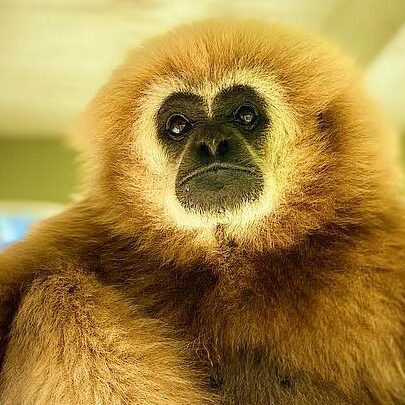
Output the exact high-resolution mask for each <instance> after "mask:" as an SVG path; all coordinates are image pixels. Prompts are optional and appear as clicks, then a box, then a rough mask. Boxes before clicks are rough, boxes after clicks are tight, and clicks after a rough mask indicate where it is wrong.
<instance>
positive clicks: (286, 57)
mask: <svg viewBox="0 0 405 405" xmlns="http://www.w3.org/2000/svg"><path fill="white" fill-rule="evenodd" d="M360 82H361V81H360V80H359V77H358V75H357V74H356V73H355V72H353V69H352V67H351V63H350V61H347V60H346V59H345V58H344V57H343V56H342V55H341V54H340V52H338V51H337V50H336V49H334V48H332V47H330V46H329V45H328V44H325V43H323V42H322V41H319V40H318V39H314V38H313V37H309V36H305V35H303V34H301V33H297V32H294V31H290V30H288V29H285V28H282V27H277V26H272V25H269V24H260V23H246V22H238V23H229V22H220V21H214V22H212V21H211V22H210V21H206V22H202V23H197V24H193V25H190V26H185V27H180V28H178V29H177V30H174V31H173V32H171V33H169V34H166V35H163V36H161V37H157V38H155V39H152V40H150V41H148V42H146V43H145V44H144V45H143V47H141V48H139V49H138V50H136V51H134V52H132V53H131V54H130V55H129V58H128V60H127V61H126V63H125V64H124V65H123V66H122V67H121V68H119V69H118V70H117V72H116V73H115V74H114V75H113V77H112V78H111V80H110V82H109V83H107V85H106V86H105V87H104V89H102V91H101V92H100V93H99V95H98V97H97V98H96V99H95V100H94V102H93V103H92V104H91V106H90V108H89V110H88V114H87V116H86V121H85V124H86V125H87V127H86V128H85V131H86V132H87V133H89V132H90V134H92V136H90V137H88V138H87V140H86V139H85V140H84V141H85V142H87V152H88V154H89V159H90V162H91V163H93V164H92V169H93V177H91V178H92V179H93V182H92V183H91V187H89V194H90V195H91V194H93V195H94V196H95V198H94V201H96V203H97V204H100V205H101V208H102V212H104V213H105V215H106V218H105V220H106V223H110V224H112V225H113V226H114V227H115V228H117V229H118V231H119V232H121V233H125V234H129V235H131V234H133V235H136V237H137V238H139V239H142V243H143V244H144V245H146V244H148V243H149V244H151V245H153V244H155V245H156V244H161V243H165V249H164V251H165V252H167V251H171V252H172V253H171V255H172V256H173V255H174V256H176V255H178V254H179V252H182V254H183V256H184V257H186V256H187V255H195V254H196V250H195V249H196V248H201V249H202V250H204V251H206V250H207V249H206V248H207V247H208V246H215V243H216V242H215V241H216V236H215V235H216V231H217V230H218V226H220V227H221V235H222V236H221V237H222V238H225V239H229V240H233V241H234V242H235V243H236V244H239V245H244V246H248V247H250V248H253V249H259V250H262V249H269V248H276V247H283V246H284V247H285V246H289V245H291V244H294V243H297V241H298V240H300V239H302V238H304V237H305V235H306V234H308V233H311V232H314V231H315V230H316V231H319V230H321V229H322V228H323V227H325V226H327V225H328V224H330V223H339V222H341V223H344V224H346V225H347V224H349V223H350V221H354V222H355V221H357V220H358V218H357V216H356V215H363V214H361V213H364V212H369V211H370V212H371V209H372V208H371V207H370V206H368V207H367V208H365V206H366V205H367V204H368V205H370V204H372V203H373V201H375V200H376V199H375V195H374V196H372V198H370V194H369V192H370V190H375V189H376V188H375V187H374V184H381V177H379V178H378V179H377V177H378V175H377V174H378V173H376V170H375V160H376V159H375V156H376V155H377V154H381V150H380V151H378V148H380V146H379V142H380V140H379V139H378V135H376V134H379V133H381V131H380V129H379V128H377V126H378V125H377V124H375V123H372V122H371V121H370V117H373V116H375V114H374V113H371V112H370V111H371V110H370V109H371V107H370V105H369V103H368V102H367V99H366V98H365V97H364V96H363V90H362V88H361V84H359V83H360ZM89 117H90V119H88V118H89ZM380 149H381V148H380ZM381 173H382V172H381ZM385 175H386V176H387V178H388V177H389V175H388V174H384V176H385ZM359 213H360V214H359ZM139 230H141V232H140V231H139ZM187 248H188V249H187ZM169 257H171V256H170V255H169Z"/></svg>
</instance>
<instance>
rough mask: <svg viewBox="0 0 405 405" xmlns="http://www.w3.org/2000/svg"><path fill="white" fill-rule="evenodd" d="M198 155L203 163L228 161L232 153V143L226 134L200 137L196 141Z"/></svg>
mask: <svg viewBox="0 0 405 405" xmlns="http://www.w3.org/2000/svg"><path fill="white" fill-rule="evenodd" d="M196 147H197V155H198V158H199V160H200V162H201V163H203V164H207V163H212V162H224V161H227V160H228V158H229V154H230V149H231V143H230V141H229V139H228V138H227V137H226V136H224V135H218V136H213V137H209V138H204V139H199V140H198V141H197V142H196Z"/></svg>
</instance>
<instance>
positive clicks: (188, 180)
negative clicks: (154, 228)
mask: <svg viewBox="0 0 405 405" xmlns="http://www.w3.org/2000/svg"><path fill="white" fill-rule="evenodd" d="M262 188H263V177H262V175H261V172H260V171H259V170H258V169H256V168H253V167H246V166H239V165H235V164H231V163H213V164H210V165H209V166H205V167H200V168H198V169H196V170H193V171H192V172H191V173H188V174H187V175H185V176H184V177H182V178H180V179H179V181H178V182H177V184H176V196H177V198H178V199H179V201H180V203H181V204H182V205H183V206H184V207H186V208H188V209H193V210H197V211H211V212H217V213H219V212H223V211H225V210H227V209H234V208H237V207H238V206H240V204H242V203H243V202H248V201H249V202H250V201H252V200H255V199H256V198H258V197H259V195H260V193H261V191H262Z"/></svg>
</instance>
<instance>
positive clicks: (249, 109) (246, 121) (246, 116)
mask: <svg viewBox="0 0 405 405" xmlns="http://www.w3.org/2000/svg"><path fill="white" fill-rule="evenodd" d="M234 117H235V119H236V120H237V121H238V122H239V123H241V124H242V125H243V126H244V127H246V128H247V129H253V128H254V127H255V126H256V124H257V122H258V120H259V114H258V113H257V111H256V109H255V108H254V107H253V106H252V104H250V103H243V104H242V105H240V106H239V107H238V108H237V109H236V110H235V112H234Z"/></svg>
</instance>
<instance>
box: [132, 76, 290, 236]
mask: <svg viewBox="0 0 405 405" xmlns="http://www.w3.org/2000/svg"><path fill="white" fill-rule="evenodd" d="M235 85H246V86H250V87H251V88H253V89H254V90H256V91H257V92H258V93H259V94H260V95H261V96H262V97H263V98H264V100H265V102H266V104H267V114H268V116H269V118H270V121H271V124H270V128H269V134H268V136H267V140H266V143H265V145H264V154H263V157H261V158H259V160H260V161H259V162H257V163H258V165H259V167H260V168H261V170H262V171H263V175H264V187H263V193H262V195H261V196H260V197H259V198H258V199H257V200H255V201H253V202H246V203H242V204H241V205H240V206H239V208H237V209H233V210H227V211H225V212H224V213H221V214H215V213H209V212H203V213H196V212H191V211H189V210H186V209H185V208H184V207H183V206H182V205H181V204H180V202H179V201H178V199H177V197H176V195H175V178H176V173H177V169H178V167H177V166H176V165H174V164H173V163H171V162H170V160H169V157H168V155H167V153H166V152H165V150H164V148H163V147H162V145H161V143H160V141H159V138H158V136H157V133H156V117H157V113H158V111H159V108H160V106H161V105H162V103H163V101H164V100H165V99H166V98H167V97H169V96H170V95H171V94H173V93H175V92H189V93H193V94H196V95H198V96H201V97H202V98H203V100H204V102H205V105H206V108H207V112H208V114H209V115H212V105H213V101H214V99H215V97H216V95H217V94H218V93H219V92H221V91H223V90H225V89H227V88H229V87H232V86H235ZM139 105H140V106H141V108H142V110H141V111H139V119H138V120H137V122H136V128H135V126H134V132H135V131H136V134H135V143H134V148H135V149H136V155H137V156H139V157H140V158H141V159H143V163H144V165H145V166H146V167H147V169H148V171H150V173H151V175H152V177H153V178H154V181H151V182H148V183H147V184H144V185H143V187H145V188H148V190H143V192H144V193H147V195H149V196H150V200H151V201H150V202H151V203H152V204H153V206H155V209H156V212H155V213H153V215H161V216H163V218H161V219H162V221H163V223H166V224H168V225H169V226H173V228H178V229H183V230H192V229H198V230H200V231H201V232H202V233H200V234H199V238H200V239H201V240H204V241H207V239H210V238H212V230H213V228H214V227H215V226H216V225H218V224H221V223H223V224H227V225H228V230H229V232H230V233H235V235H237V236H238V238H244V237H245V236H246V237H247V235H244V234H243V233H249V232H251V231H252V229H251V228H252V226H253V227H255V226H260V221H261V220H262V219H263V217H265V216H266V215H268V214H269V213H271V212H272V211H273V210H274V209H275V207H276V205H277V204H278V203H279V201H280V199H281V190H283V188H284V187H283V182H284V181H286V179H284V178H282V176H280V173H277V170H276V168H275V167H272V165H274V162H275V161H277V159H278V153H279V152H280V150H281V147H282V146H283V149H285V144H286V143H287V144H288V141H289V139H291V137H293V136H294V134H295V133H296V131H297V126H296V120H295V117H294V115H293V113H292V111H291V110H289V109H288V107H287V105H286V103H285V101H284V94H283V90H282V88H281V87H280V86H279V85H278V83H277V81H276V79H275V78H274V77H273V76H272V75H271V74H269V73H268V72H265V71H262V70H260V69H240V70H236V71H232V72H229V73H228V74H225V75H224V76H223V77H222V78H221V79H220V80H218V81H217V82H213V81H210V80H208V79H205V80H202V82H201V83H200V84H199V85H198V86H196V87H190V86H188V85H187V84H186V83H185V82H183V81H182V80H180V79H179V78H175V77H173V78H164V79H160V80H158V81H156V82H154V83H153V84H152V85H151V86H150V87H149V88H148V89H147V90H146V91H145V92H144V96H143V97H142V100H141V102H140V104H139Z"/></svg>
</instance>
